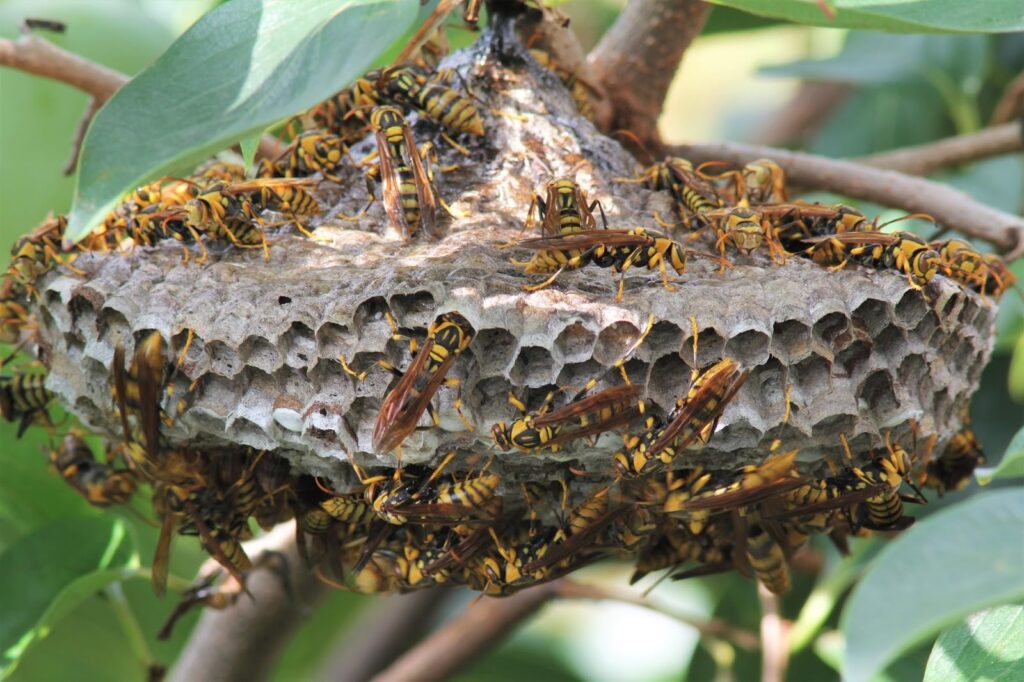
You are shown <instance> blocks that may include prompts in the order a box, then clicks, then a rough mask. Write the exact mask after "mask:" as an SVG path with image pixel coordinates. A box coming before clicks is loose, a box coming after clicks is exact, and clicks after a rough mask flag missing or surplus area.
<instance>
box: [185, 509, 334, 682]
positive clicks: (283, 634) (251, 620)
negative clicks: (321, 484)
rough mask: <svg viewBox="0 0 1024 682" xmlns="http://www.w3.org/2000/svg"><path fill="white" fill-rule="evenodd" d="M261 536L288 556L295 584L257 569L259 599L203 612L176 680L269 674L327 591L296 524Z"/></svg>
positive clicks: (253, 582)
mask: <svg viewBox="0 0 1024 682" xmlns="http://www.w3.org/2000/svg"><path fill="white" fill-rule="evenodd" d="M257 541H258V542H259V546H260V547H263V548H264V550H273V551H278V552H281V553H282V554H283V555H284V556H285V558H286V560H287V562H288V571H289V574H290V578H291V580H290V582H291V585H290V587H291V589H290V590H289V589H286V587H285V586H284V585H283V584H282V580H281V578H280V576H279V575H277V573H275V572H271V571H263V570H260V571H256V572H254V573H252V574H251V576H250V578H249V580H248V581H247V583H246V587H248V589H249V591H250V592H251V593H252V596H253V598H252V599H249V598H248V597H245V596H243V597H241V598H240V599H239V600H238V602H237V603H236V604H234V605H233V606H230V607H229V608H227V609H224V610H223V611H212V610H208V611H206V612H205V613H203V615H202V617H201V618H200V620H199V623H198V624H197V625H196V627H195V629H194V630H192V635H191V636H190V637H189V641H188V643H187V644H186V645H185V649H184V650H183V651H182V654H181V656H180V658H179V659H178V662H177V664H176V665H175V666H174V669H173V670H172V671H171V676H170V680H171V682H186V681H187V680H217V681H218V682H233V681H234V680H238V681H239V682H242V681H245V682H250V681H251V680H263V679H267V678H268V677H269V676H270V674H271V672H272V671H273V663H274V661H276V660H277V658H278V656H279V655H280V653H281V651H282V649H283V648H284V646H285V645H286V644H287V643H288V642H289V641H291V638H292V636H293V635H294V634H295V632H296V631H297V630H298V629H299V627H300V626H301V625H302V623H303V622H304V621H305V619H306V617H307V616H308V615H309V613H310V612H311V610H312V609H313V607H314V606H315V605H316V604H317V602H319V601H320V599H321V598H322V597H323V596H324V595H325V594H326V593H327V587H326V586H325V585H324V584H323V583H321V582H320V581H318V580H317V579H316V578H315V577H314V576H313V574H312V572H310V571H309V570H307V569H306V567H305V566H304V565H303V564H302V562H301V560H300V559H299V554H298V550H297V548H296V546H295V533H294V526H292V525H291V524H289V523H284V524H281V525H279V526H278V527H276V528H275V529H274V530H272V531H271V532H270V533H268V534H266V535H264V536H261V537H260V538H258V539H257ZM246 551H247V553H248V554H249V555H250V556H253V557H255V556H256V555H257V550H254V549H253V543H246Z"/></svg>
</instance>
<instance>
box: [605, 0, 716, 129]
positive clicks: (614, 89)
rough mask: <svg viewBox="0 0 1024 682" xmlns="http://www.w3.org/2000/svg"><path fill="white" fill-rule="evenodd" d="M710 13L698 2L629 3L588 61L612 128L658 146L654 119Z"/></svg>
mask: <svg viewBox="0 0 1024 682" xmlns="http://www.w3.org/2000/svg"><path fill="white" fill-rule="evenodd" d="M710 11H711V6H710V5H708V4H707V3H704V2H698V1H697V0H631V2H630V3H629V4H628V5H626V7H625V8H624V9H623V10H622V12H621V13H620V14H619V17H618V18H617V19H616V20H615V23H614V24H613V25H612V27H611V28H610V29H608V31H607V32H606V33H605V34H604V36H602V38H601V41H600V42H599V43H598V44H597V46H596V47H595V48H594V49H593V51H591V53H590V54H589V55H588V56H587V78H588V79H591V80H593V81H595V82H596V83H597V84H598V85H600V86H601V87H602V88H604V90H605V91H606V92H607V93H608V95H609V96H610V98H611V101H612V109H613V115H612V126H611V129H613V130H615V129H621V130H628V131H630V132H631V133H633V134H634V135H636V136H637V137H638V138H640V140H641V141H643V142H644V144H647V145H649V146H651V147H655V146H660V140H661V138H660V136H659V135H658V117H659V116H660V115H661V109H662V106H663V104H664V102H665V95H666V93H667V92H668V88H669V85H670V84H671V83H672V78H673V76H675V74H676V71H677V68H678V66H679V62H680V61H681V60H682V58H683V53H684V52H685V51H686V48H687V47H689V45H690V43H691V42H692V41H693V39H694V38H696V37H697V36H698V35H699V34H700V32H701V29H702V28H703V27H704V22H705V20H706V19H707V17H708V13H709V12H710Z"/></svg>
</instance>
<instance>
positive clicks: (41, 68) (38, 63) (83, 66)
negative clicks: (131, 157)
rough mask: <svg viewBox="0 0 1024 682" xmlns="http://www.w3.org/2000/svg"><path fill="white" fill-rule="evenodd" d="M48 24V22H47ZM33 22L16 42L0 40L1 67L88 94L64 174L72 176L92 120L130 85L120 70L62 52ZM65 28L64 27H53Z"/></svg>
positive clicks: (22, 27)
mask: <svg viewBox="0 0 1024 682" xmlns="http://www.w3.org/2000/svg"><path fill="white" fill-rule="evenodd" d="M44 25H45V22H44ZM32 27H33V22H31V21H30V20H27V21H25V22H23V23H22V25H21V33H22V35H21V37H20V38H18V39H17V40H6V39H0V65H2V66H9V67H11V68H12V69H18V70H20V71H24V72H26V73H31V74H34V75H36V76H42V77H44V78H50V79H52V80H55V81H60V82H61V83H65V84H67V85H70V86H72V87H74V88H78V89H79V90H81V91H82V92H85V93H86V94H88V95H89V104H88V106H86V108H85V113H84V114H82V118H81V119H80V120H79V122H78V127H77V128H76V129H75V136H74V138H73V139H72V142H71V156H70V157H69V158H68V162H67V164H65V166H64V175H71V173H73V172H74V171H75V166H77V165H78V153H79V151H80V150H81V148H82V138H84V137H85V131H86V130H87V129H88V128H89V123H90V122H91V121H92V117H93V116H94V115H95V114H96V112H97V111H98V110H99V108H100V107H102V106H103V104H104V103H105V102H106V101H107V100H108V99H110V97H111V95H113V94H114V93H115V92H117V90H118V88H120V87H121V86H122V85H124V84H125V83H127V82H128V76H126V75H124V74H123V73H121V72H120V71H115V70H114V69H108V68H107V67H105V66H103V65H101V64H97V63H96V62H91V61H89V60H88V59H83V58H82V57H79V56H78V55H76V54H74V53H71V52H68V51H67V50H64V49H61V48H59V47H57V46H56V45H54V44H53V43H51V42H50V41H48V40H44V39H42V38H40V37H38V36H35V35H33V34H32V32H31V31H32ZM57 27H59V28H60V29H63V26H62V25H59V24H57V25H54V26H53V27H52V28H57Z"/></svg>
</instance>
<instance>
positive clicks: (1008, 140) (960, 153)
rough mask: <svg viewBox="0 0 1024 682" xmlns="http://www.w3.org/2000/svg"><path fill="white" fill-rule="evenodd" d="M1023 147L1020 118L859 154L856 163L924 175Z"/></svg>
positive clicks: (1023, 124) (1022, 129) (1023, 127)
mask: <svg viewBox="0 0 1024 682" xmlns="http://www.w3.org/2000/svg"><path fill="white" fill-rule="evenodd" d="M1021 150H1024V120H1021V121H1018V122H1015V123H1004V124H1003V125H998V126H993V127H991V128H985V129H984V130H979V131H978V132H976V133H969V134H967V135H957V136H956V137H948V138H946V139H944V140H938V141H937V142H929V143H927V144H919V145H915V146H913V147H903V148H902V149H896V150H894V151H891V152H882V153H881V154H872V155H871V156H861V157H858V158H857V159H855V160H856V161H857V162H858V163H863V164H866V165H868V166H875V167H877V168H887V169H889V170H894V171H899V172H901V173H909V174H911V175H928V174H929V173H932V172H934V171H937V170H942V169H943V168H954V167H956V166H962V165H964V164H967V163H970V162H972V161H977V160H979V159H987V158H989V157H991V156H999V155H1000V154H1012V153H1013V152H1019V151H1021Z"/></svg>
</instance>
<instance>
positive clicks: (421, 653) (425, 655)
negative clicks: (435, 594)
mask: <svg viewBox="0 0 1024 682" xmlns="http://www.w3.org/2000/svg"><path fill="white" fill-rule="evenodd" d="M559 583H560V581H557V580H556V581H554V582H550V583H545V584H543V585H538V586H537V587H531V588H530V589H527V590H523V591H522V592H518V593H516V594H514V595H512V596H511V597H505V598H500V599H499V598H494V597H483V598H482V599H481V600H480V601H479V602H477V603H476V604H474V605H472V606H470V607H469V608H467V609H466V610H465V611H464V612H463V613H462V614H461V615H460V616H458V617H457V618H455V619H454V620H452V621H451V622H450V623H448V624H447V625H445V626H444V627H442V628H441V629H439V630H437V631H435V632H434V633H433V634H431V635H430V636H428V637H427V638H426V639H424V640H423V641H422V642H420V643H419V644H417V645H416V646H415V647H413V648H412V649H410V650H409V651H408V652H406V654H405V655H404V656H402V657H401V658H399V659H398V660H397V661H395V662H394V663H393V664H391V665H390V666H389V667H387V668H386V669H385V670H384V671H383V672H381V673H380V674H379V675H377V676H376V677H374V678H373V679H374V681H375V682H419V681H425V680H444V679H449V678H450V677H452V676H453V675H454V674H455V673H456V672H458V671H459V670H462V669H464V668H465V667H466V666H468V665H469V664H470V663H472V662H473V661H475V660H476V659H477V658H479V657H480V656H482V655H484V654H485V653H486V652H487V651H489V650H490V649H491V647H493V646H494V645H495V644H497V643H498V642H499V641H501V640H502V639H503V638H504V637H505V636H506V635H507V634H509V633H510V632H512V630H514V629H515V628H516V627H517V626H518V625H519V624H520V623H522V622H523V621H525V620H526V619H527V618H529V617H530V616H532V615H533V614H534V613H536V612H537V611H538V610H540V608H541V607H542V606H544V605H545V604H547V603H548V602H549V601H551V600H552V599H554V598H556V597H557V596H558V589H559Z"/></svg>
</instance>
